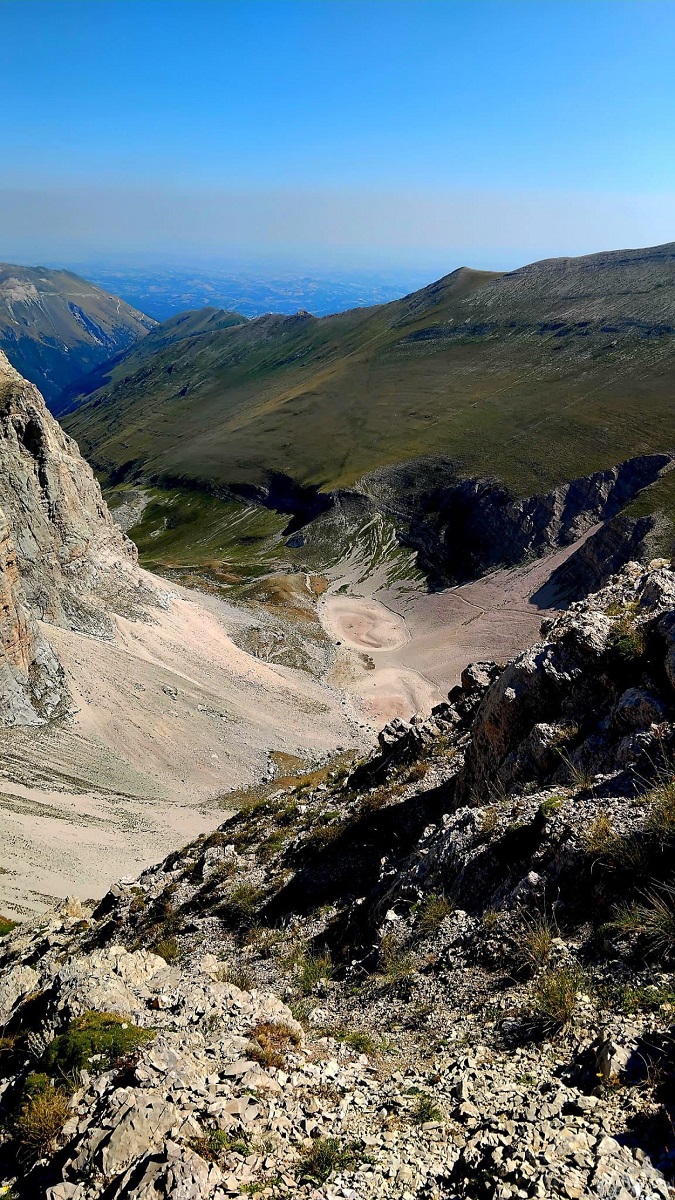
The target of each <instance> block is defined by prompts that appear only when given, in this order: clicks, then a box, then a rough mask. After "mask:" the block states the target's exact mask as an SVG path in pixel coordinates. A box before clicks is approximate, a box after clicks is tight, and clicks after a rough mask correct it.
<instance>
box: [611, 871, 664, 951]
mask: <svg viewBox="0 0 675 1200" xmlns="http://www.w3.org/2000/svg"><path fill="white" fill-rule="evenodd" d="M617 924H621V925H622V927H623V928H624V929H626V928H633V929H635V930H636V931H638V932H639V933H642V934H644V936H645V937H646V939H647V941H648V942H649V943H650V945H651V947H652V949H653V950H654V951H655V952H656V953H658V954H660V955H663V956H664V957H665V958H671V957H672V954H673V952H674V951H675V886H673V885H672V884H665V883H664V884H661V885H659V886H657V887H655V888H654V889H653V890H652V891H646V892H644V893H643V898H642V899H641V900H640V901H638V902H637V903H636V904H634V905H633V906H632V908H630V909H629V910H624V912H623V913H622V914H621V915H620V916H619V918H618V920H617Z"/></svg>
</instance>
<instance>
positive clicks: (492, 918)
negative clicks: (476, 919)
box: [480, 906, 502, 933]
mask: <svg viewBox="0 0 675 1200" xmlns="http://www.w3.org/2000/svg"><path fill="white" fill-rule="evenodd" d="M501 921H502V914H501V913H500V912H498V911H497V909H496V908H493V907H492V906H490V907H489V908H486V909H485V912H484V913H483V915H482V917H481V919H480V923H481V925H482V927H483V929H484V930H485V931H486V933H494V931H495V930H496V929H498V928H499V926H500V925H501Z"/></svg>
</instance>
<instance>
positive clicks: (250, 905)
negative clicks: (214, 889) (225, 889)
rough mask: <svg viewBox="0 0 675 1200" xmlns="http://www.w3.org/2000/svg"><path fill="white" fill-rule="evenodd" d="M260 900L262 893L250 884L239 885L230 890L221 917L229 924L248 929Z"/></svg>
mask: <svg viewBox="0 0 675 1200" xmlns="http://www.w3.org/2000/svg"><path fill="white" fill-rule="evenodd" d="M261 899H262V892H261V891H260V889H259V888H257V887H254V886H253V884H252V883H239V884H237V886H236V887H234V888H233V889H232V891H231V892H230V894H229V896H228V897H227V900H226V901H225V902H224V904H223V906H222V908H221V910H220V911H221V915H222V916H223V917H225V918H226V919H227V920H229V921H230V923H231V924H233V925H235V926H238V927H244V928H250V927H251V925H252V924H253V916H254V914H255V911H256V908H257V907H258V905H259V904H260V901H261Z"/></svg>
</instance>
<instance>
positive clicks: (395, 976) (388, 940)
mask: <svg viewBox="0 0 675 1200" xmlns="http://www.w3.org/2000/svg"><path fill="white" fill-rule="evenodd" d="M379 967H380V970H381V971H382V974H383V975H385V976H386V978H387V979H388V980H389V981H390V982H391V983H395V982H396V981H397V980H399V979H408V978H409V977H410V976H411V975H412V974H413V972H414V970H415V966H414V962H413V958H412V955H411V954H410V951H409V950H406V948H405V946H404V945H403V943H402V942H401V941H400V940H399V938H398V936H397V935H396V934H395V933H394V932H393V931H392V932H391V933H385V935H384V937H383V938H382V941H381V942H380V953H379Z"/></svg>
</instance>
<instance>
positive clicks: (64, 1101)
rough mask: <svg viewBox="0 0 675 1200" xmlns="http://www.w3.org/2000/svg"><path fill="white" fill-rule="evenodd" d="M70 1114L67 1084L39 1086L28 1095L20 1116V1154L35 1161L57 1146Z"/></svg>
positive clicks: (18, 1132) (18, 1130)
mask: <svg viewBox="0 0 675 1200" xmlns="http://www.w3.org/2000/svg"><path fill="white" fill-rule="evenodd" d="M69 1116H70V1104H69V1101H68V1093H67V1092H66V1091H65V1089H63V1088H59V1087H51V1086H50V1085H49V1081H47V1086H46V1087H44V1086H37V1085H35V1087H34V1088H33V1090H32V1093H31V1092H29V1094H28V1095H27V1096H26V1099H25V1101H24V1103H23V1105H22V1108H21V1111H20V1112H19V1115H18V1117H17V1119H16V1140H17V1145H18V1151H19V1157H20V1158H22V1159H24V1160H26V1161H28V1162H35V1161H37V1159H39V1158H42V1157H43V1156H44V1155H45V1154H48V1153H49V1152H50V1151H51V1150H53V1149H54V1145H55V1143H56V1141H57V1139H58V1137H59V1134H60V1133H61V1130H62V1129H63V1126H64V1125H65V1123H66V1121H67V1120H68V1118H69Z"/></svg>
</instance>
